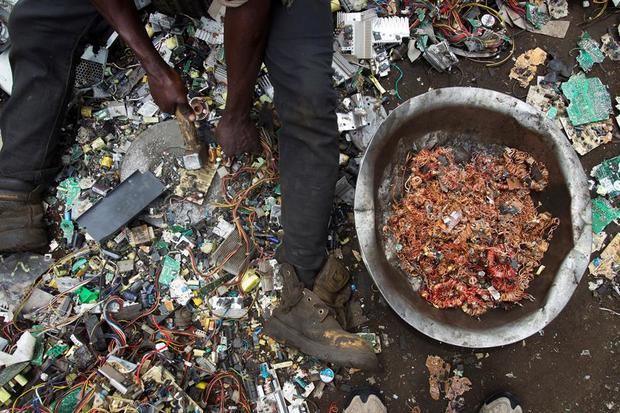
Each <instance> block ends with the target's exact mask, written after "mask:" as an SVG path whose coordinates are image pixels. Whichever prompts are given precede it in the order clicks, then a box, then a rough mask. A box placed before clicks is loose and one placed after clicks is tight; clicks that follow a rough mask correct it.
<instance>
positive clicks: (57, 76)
mask: <svg viewBox="0 0 620 413" xmlns="http://www.w3.org/2000/svg"><path fill="white" fill-rule="evenodd" d="M100 19H101V18H100V17H99V15H98V14H97V12H96V10H95V8H94V7H93V6H92V4H91V3H90V1H87V0H47V1H41V0H21V1H20V2H19V3H18V4H17V5H16V6H15V8H14V9H13V12H12V13H11V17H10V20H9V32H10V36H11V51H10V61H11V68H12V71H13V91H12V94H11V98H10V99H9V100H8V101H7V102H6V104H5V106H4V108H3V111H2V114H1V116H0V128H1V129H2V139H3V146H2V150H1V151H0V177H4V178H15V179H19V180H21V181H25V182H28V183H32V184H40V183H45V181H47V180H49V178H51V177H53V176H54V174H55V172H56V167H57V166H58V165H59V159H57V158H55V157H53V155H55V154H56V151H57V149H58V148H57V145H58V141H57V135H58V131H59V128H60V125H61V122H62V115H63V113H65V109H66V104H67V101H68V99H69V98H70V94H71V91H72V86H73V85H72V83H73V69H74V61H75V59H76V58H78V57H79V55H78V53H80V52H81V50H78V49H79V46H80V41H81V39H82V38H83V37H84V36H85V35H86V34H87V32H88V30H89V29H90V27H92V25H93V24H94V23H96V22H97V21H100Z"/></svg>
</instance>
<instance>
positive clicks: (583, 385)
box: [320, 1, 620, 413]
mask: <svg viewBox="0 0 620 413" xmlns="http://www.w3.org/2000/svg"><path fill="white" fill-rule="evenodd" d="M569 3H570V4H571V7H570V15H569V18H570V20H571V27H570V30H569V32H568V34H567V36H566V38H565V39H555V38H550V37H545V36H542V35H534V34H531V33H528V32H523V33H520V34H518V35H517V37H516V51H515V56H518V55H519V54H520V53H522V52H524V51H526V50H528V49H531V48H534V47H541V48H543V49H544V50H546V51H547V52H551V53H553V54H555V55H556V56H557V57H559V58H560V59H562V60H563V61H564V62H566V63H568V64H571V65H572V64H576V60H575V56H576V50H575V48H576V41H577V38H578V37H579V36H580V34H581V32H582V30H584V29H585V30H587V31H588V32H589V33H590V34H591V35H592V37H593V38H594V39H600V36H601V35H602V34H604V33H605V32H607V31H608V30H617V27H618V23H620V14H614V15H612V16H610V17H607V18H606V19H604V20H600V21H597V22H594V23H593V24H590V25H588V26H587V27H585V28H584V27H582V26H580V25H579V24H580V23H581V22H583V21H584V10H583V9H582V7H581V2H577V1H574V2H569ZM459 65H460V69H461V71H459V70H455V71H454V72H453V73H443V74H442V73H437V72H435V71H432V72H431V71H430V70H429V66H428V65H427V64H426V63H425V62H420V61H418V62H416V63H414V64H411V63H409V62H408V61H407V62H401V64H400V66H401V68H402V69H403V71H404V72H405V75H404V77H403V80H402V81H401V83H400V94H401V96H402V97H403V98H404V99H407V98H409V97H413V96H416V95H419V94H421V93H423V92H426V91H427V90H428V89H429V88H434V89H436V88H440V87H447V86H459V85H461V86H475V87H482V88H487V89H493V90H497V91H500V92H504V93H507V94H512V95H514V96H516V97H519V98H522V99H524V97H525V95H526V93H527V90H526V89H522V88H520V87H518V86H516V85H514V87H513V82H512V81H511V80H509V78H508V73H509V71H510V69H511V67H512V65H513V61H509V62H507V63H506V64H504V65H503V66H501V67H499V68H494V69H489V68H486V67H485V66H484V65H482V64H479V63H474V62H469V61H461V63H460V64H459ZM619 69H620V65H619V64H618V63H617V62H611V61H610V60H609V59H607V60H606V61H605V62H604V63H603V64H602V65H598V66H597V67H595V68H594V69H593V70H592V71H591V72H590V74H589V76H597V77H600V79H601V80H602V82H603V83H604V84H607V85H608V86H609V91H610V93H611V96H612V97H614V96H618V95H620V75H619V72H620V70H619ZM461 72H462V75H461ZM395 78H396V74H395V73H392V76H391V77H390V78H389V79H388V80H384V81H383V83H384V84H385V85H386V86H387V85H390V83H391V82H394V80H395ZM392 84H393V83H392ZM390 88H391V86H390ZM618 153H620V140H619V138H618V132H617V130H616V134H615V137H614V141H613V142H612V143H611V144H607V145H604V146H602V147H599V148H597V149H596V150H594V151H592V152H590V153H589V154H587V155H586V156H584V157H582V163H583V166H584V169H585V170H586V173H589V171H590V169H591V167H592V166H594V165H596V164H598V163H600V162H601V161H602V160H603V159H606V158H610V157H612V156H615V155H617V154H618ZM617 231H618V227H617V226H614V225H613V224H612V225H611V226H610V227H608V229H607V232H608V233H610V234H613V233H616V232H617ZM356 276H357V283H358V287H359V291H360V293H361V295H362V296H363V297H364V302H365V304H366V306H365V308H366V314H367V315H368V316H369V318H371V321H370V331H373V332H376V333H385V334H387V336H388V337H389V338H390V341H392V344H390V346H389V347H384V349H383V352H382V353H381V354H380V360H381V362H382V364H383V366H384V371H383V372H382V373H379V374H376V375H374V376H372V377H370V378H369V377H368V376H365V375H363V374H360V373H357V374H354V375H353V376H352V380H351V381H350V382H347V385H350V386H351V387H353V388H355V387H356V386H368V385H371V384H373V383H374V386H375V387H377V388H378V389H380V390H381V392H382V393H383V396H384V399H385V402H386V404H387V407H388V411H389V412H390V413H409V412H411V407H412V406H416V405H417V406H419V408H420V409H421V411H422V412H443V411H444V410H445V406H446V403H445V401H433V400H431V398H430V395H429V392H428V373H427V370H426V367H425V361H426V357H427V356H428V355H431V354H433V355H439V356H441V357H443V358H444V359H445V360H446V361H448V362H452V361H453V360H454V359H459V360H463V361H462V362H459V363H457V364H462V365H463V369H464V374H465V376H467V377H469V378H470V379H471V381H472V383H473V386H472V390H471V391H469V392H468V393H466V394H465V400H466V407H465V410H464V411H465V412H477V409H478V407H479V406H480V404H481V402H482V401H483V400H484V398H485V397H487V396H489V395H491V394H493V393H495V392H498V391H510V392H511V393H513V394H515V395H517V397H518V398H519V399H520V400H521V401H522V404H523V406H524V408H525V411H527V412H554V413H555V412H620V380H619V378H620V368H619V363H618V360H619V357H618V352H620V317H618V316H617V315H614V314H612V313H609V312H606V311H603V310H600V307H606V308H611V309H614V310H615V311H618V310H619V309H620V301H619V299H620V297H618V296H617V295H616V296H615V297H614V296H613V295H612V294H614V293H611V294H607V295H606V297H603V298H599V297H594V296H593V293H592V292H591V291H589V290H588V279H589V276H588V275H587V274H586V275H584V277H583V279H582V281H581V283H580V285H579V287H578V288H577V291H576V293H575V294H574V296H573V297H572V299H571V301H570V302H569V304H568V305H567V307H566V308H565V309H564V311H563V312H562V313H561V314H560V315H559V316H558V317H557V318H556V319H555V320H554V321H553V322H552V323H551V324H550V325H549V326H548V327H547V328H545V329H544V331H541V332H539V334H535V335H534V336H532V337H530V338H528V339H526V340H523V341H522V342H519V343H516V344H512V345H509V346H505V347H500V348H494V349H487V350H475V349H465V348H459V347H454V346H450V345H446V344H443V343H439V342H437V341H435V340H433V339H431V338H428V337H426V336H425V335H423V334H422V333H420V332H418V331H416V330H415V329H413V328H412V327H410V326H409V325H408V324H407V323H406V322H404V321H403V320H402V319H401V318H400V317H399V316H398V315H396V314H395V313H394V312H393V311H392V310H391V309H390V308H389V306H387V304H386V303H385V301H384V300H383V298H382V297H381V294H380V293H378V292H377V290H376V288H373V287H374V286H373V285H372V281H371V280H370V277H369V275H368V273H367V272H366V271H365V269H363V266H358V269H357V271H356ZM585 350H588V351H585ZM476 353H478V356H481V357H484V358H482V359H481V360H478V359H477V357H476ZM347 385H344V386H340V387H339V388H338V389H337V390H335V389H332V390H333V391H331V392H326V393H325V395H324V396H323V398H322V399H321V403H320V405H321V407H322V408H321V411H327V407H328V405H329V404H330V403H331V402H336V404H337V405H338V407H339V408H340V409H341V411H342V409H344V407H346V404H345V399H346V393H347V392H348V391H349V387H348V386H347ZM336 387H338V385H337V386H336Z"/></svg>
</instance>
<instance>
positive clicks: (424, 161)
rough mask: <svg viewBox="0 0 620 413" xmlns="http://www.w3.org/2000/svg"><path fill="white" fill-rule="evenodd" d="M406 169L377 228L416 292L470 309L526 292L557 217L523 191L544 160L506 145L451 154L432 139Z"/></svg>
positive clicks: (536, 184) (536, 183) (543, 173)
mask: <svg viewBox="0 0 620 413" xmlns="http://www.w3.org/2000/svg"><path fill="white" fill-rule="evenodd" d="M406 172H408V177H407V179H406V180H405V184H404V188H403V196H402V199H401V200H400V201H398V202H395V203H394V213H393V215H392V216H391V217H390V218H389V219H388V222H387V225H386V226H385V228H384V230H385V232H386V234H388V235H391V236H392V237H393V240H394V241H395V242H396V254H397V257H398V260H399V264H400V266H401V268H402V269H403V270H404V271H406V272H407V273H408V274H410V275H411V276H412V277H419V278H420V279H421V281H422V287H421V288H420V294H421V296H422V297H423V298H424V299H426V300H427V301H429V302H430V303H431V304H433V305H434V306H435V307H437V308H442V309H443V308H456V307H460V308H461V309H462V310H463V311H464V312H465V313H467V314H469V315H471V316H479V315H481V314H483V313H485V312H486V311H487V310H488V309H490V308H494V307H497V306H498V305H499V304H500V303H512V302H519V301H521V300H523V299H526V298H528V299H533V298H532V297H531V296H530V295H529V294H528V293H527V292H526V290H527V288H528V286H529V284H530V282H531V281H532V279H533V278H534V277H535V271H536V270H537V268H538V267H539V266H540V262H541V260H542V258H543V256H544V254H545V252H546V251H547V249H548V247H549V241H550V240H551V238H552V236H553V232H554V230H555V229H556V228H557V226H558V225H559V222H560V221H559V219H558V218H555V217H553V216H552V215H551V214H550V213H549V212H540V211H539V210H538V207H537V206H536V205H535V203H534V201H533V199H532V197H531V193H532V191H536V192H541V191H543V190H544V189H545V187H546V186H547V183H548V178H549V172H548V170H547V168H546V167H545V165H544V164H542V163H541V162H538V161H536V160H535V159H534V158H533V157H532V156H531V155H530V154H528V153H526V152H523V151H520V150H517V149H513V148H504V149H503V152H502V151H500V150H496V151H492V150H488V151H475V153H474V154H473V155H472V156H471V158H470V159H469V161H467V162H458V161H457V160H455V151H454V150H453V149H452V148H450V147H438V148H436V149H432V150H421V151H419V152H418V153H416V154H411V155H410V156H409V159H408V161H407V170H406Z"/></svg>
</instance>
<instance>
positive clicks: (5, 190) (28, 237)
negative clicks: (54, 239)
mask: <svg viewBox="0 0 620 413" xmlns="http://www.w3.org/2000/svg"><path fill="white" fill-rule="evenodd" d="M47 245H48V244H47V233H46V231H45V224H44V223H43V205H41V197H40V191H36V190H35V188H34V187H33V186H32V185H30V184H28V183H26V182H23V181H20V180H17V179H11V178H0V253H6V252H22V251H41V250H43V249H45V248H46V247H47Z"/></svg>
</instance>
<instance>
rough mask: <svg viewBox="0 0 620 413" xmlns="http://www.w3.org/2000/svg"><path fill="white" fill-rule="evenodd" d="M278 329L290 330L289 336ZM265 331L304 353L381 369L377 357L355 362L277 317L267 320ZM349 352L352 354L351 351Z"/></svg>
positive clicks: (351, 364) (356, 366)
mask: <svg viewBox="0 0 620 413" xmlns="http://www.w3.org/2000/svg"><path fill="white" fill-rule="evenodd" d="M277 331H288V334H287V337H283V336H280V335H278V334H277ZM263 332H264V333H265V334H267V335H268V336H270V337H271V338H273V339H275V340H276V341H279V342H280V343H282V344H284V345H290V346H293V347H297V348H298V349H299V350H300V351H301V352H302V353H305V354H308V355H310V356H313V357H316V358H318V359H320V360H324V361H328V362H331V363H336V364H342V365H345V366H350V367H355V368H359V369H363V370H366V371H376V370H378V369H379V363H378V361H377V360H376V359H375V361H374V362H372V363H370V362H369V363H368V364H359V363H355V360H353V359H352V358H351V357H348V354H338V353H341V352H338V351H334V347H332V346H328V345H325V344H322V343H318V342H315V341H311V340H310V339H309V338H308V337H306V336H304V335H303V334H300V333H299V332H297V331H296V330H295V329H293V328H291V327H290V326H288V325H287V324H285V323H283V322H282V321H280V320H278V319H277V318H276V317H271V318H270V319H269V320H268V321H267V322H265V325H264V328H263ZM348 353H349V354H351V352H348Z"/></svg>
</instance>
